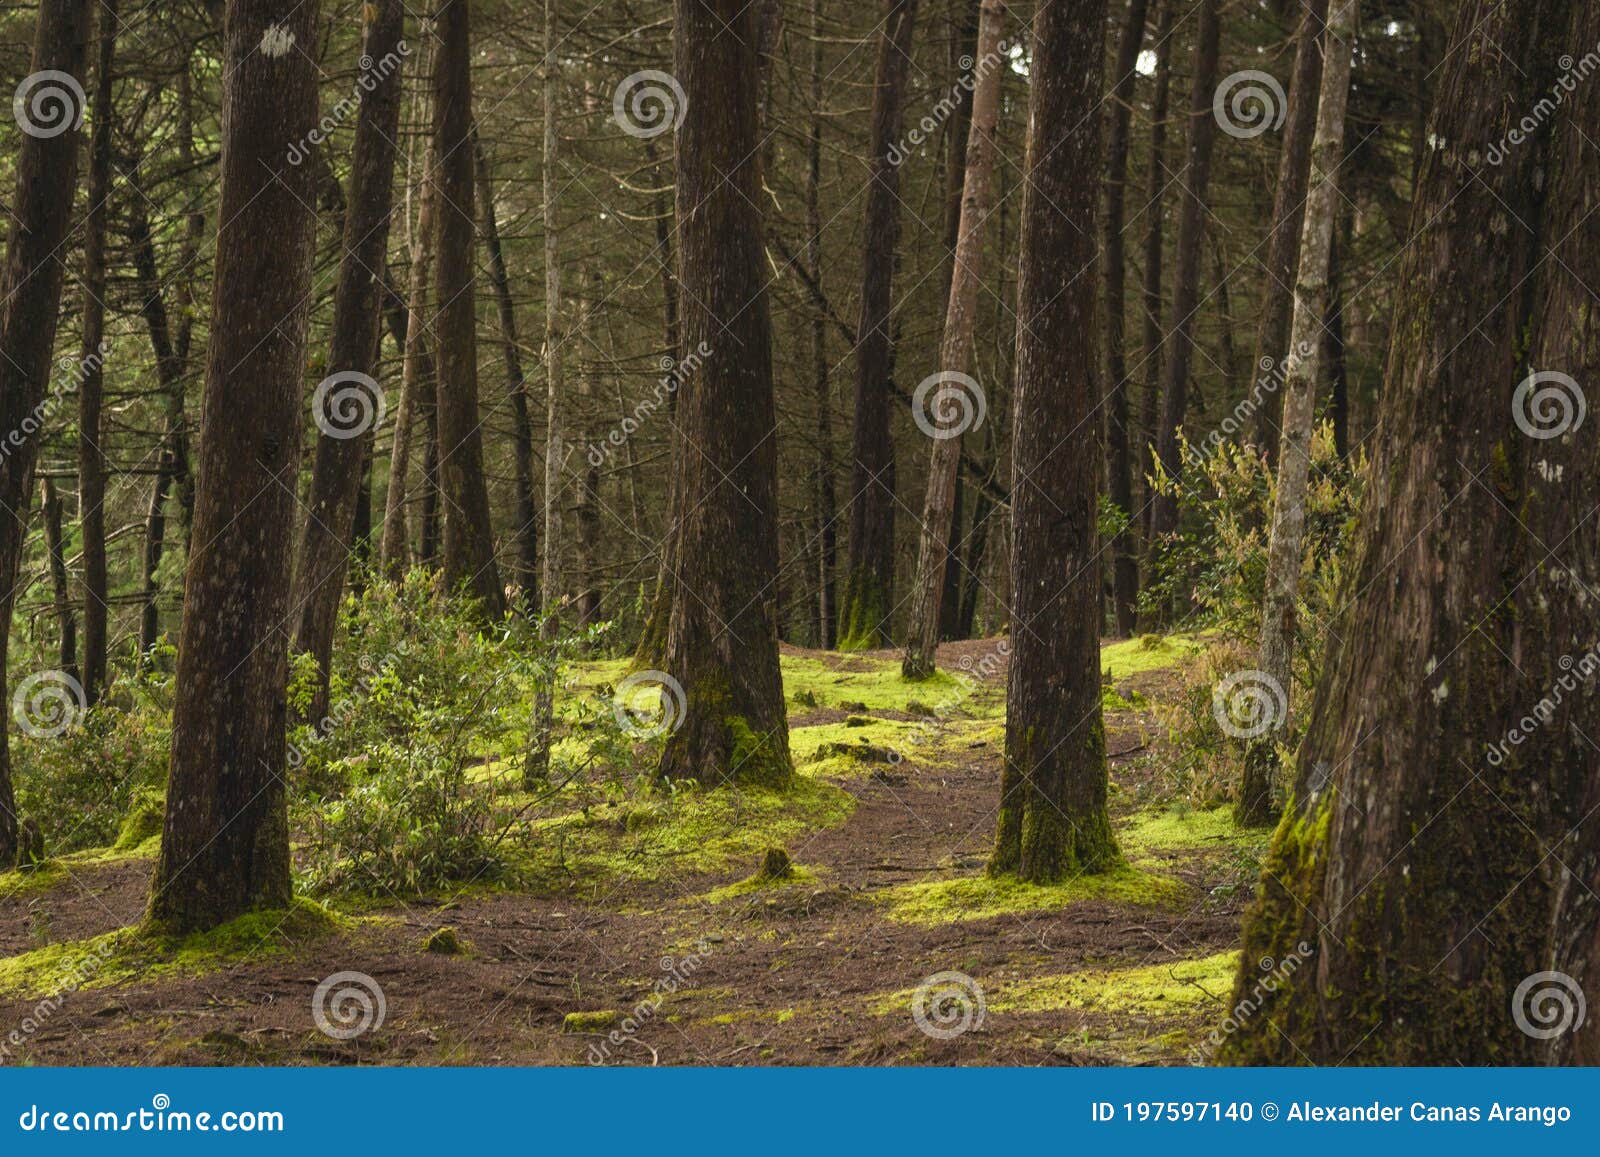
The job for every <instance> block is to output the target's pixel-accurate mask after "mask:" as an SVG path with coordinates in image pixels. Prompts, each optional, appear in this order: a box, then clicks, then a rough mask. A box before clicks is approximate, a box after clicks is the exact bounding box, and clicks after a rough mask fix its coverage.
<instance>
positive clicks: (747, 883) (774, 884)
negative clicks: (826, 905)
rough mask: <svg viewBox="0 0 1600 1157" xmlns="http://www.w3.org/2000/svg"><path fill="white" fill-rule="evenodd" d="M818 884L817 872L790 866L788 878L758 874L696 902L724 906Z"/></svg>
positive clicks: (725, 885) (719, 889) (707, 894)
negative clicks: (800, 886)
mask: <svg viewBox="0 0 1600 1157" xmlns="http://www.w3.org/2000/svg"><path fill="white" fill-rule="evenodd" d="M816 882H817V873H816V872H814V871H812V870H811V869H810V868H805V867H802V866H801V865H799V864H790V865H789V874H788V875H787V876H778V877H773V876H768V875H765V874H763V873H761V872H756V873H755V874H753V875H750V876H746V877H745V878H744V879H742V880H737V881H735V882H734V883H732V884H724V885H723V886H722V887H720V888H713V889H711V891H709V892H707V893H706V894H705V895H704V896H700V897H697V899H696V902H697V903H699V902H704V903H706V904H722V903H725V902H726V901H728V900H737V899H740V898H742V897H744V896H752V895H755V894H756V893H757V892H776V891H779V890H781V889H783V888H792V887H794V886H795V885H797V884H814V883H816Z"/></svg>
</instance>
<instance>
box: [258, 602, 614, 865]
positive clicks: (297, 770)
mask: <svg viewBox="0 0 1600 1157" xmlns="http://www.w3.org/2000/svg"><path fill="white" fill-rule="evenodd" d="M539 627H540V624H538V623H533V622H528V621H525V620H519V619H510V620H507V621H506V622H505V623H502V624H498V625H494V626H488V625H485V624H484V623H483V621H482V619H481V617H480V616H479V615H478V614H477V612H476V610H475V608H474V607H473V606H472V605H471V604H470V603H468V602H466V601H465V600H460V599H455V598H447V597H444V596H441V595H440V594H439V593H438V592H437V590H436V588H435V585H434V579H433V576H431V575H429V574H427V573H426V572H423V571H414V572H412V573H411V574H409V575H407V576H406V577H405V579H403V580H402V581H401V582H399V583H386V582H375V583H373V584H372V585H371V586H369V587H368V588H367V589H366V590H365V591H364V592H363V594H362V595H361V596H360V597H359V598H357V597H351V598H347V599H346V600H345V603H344V606H343V608H342V614H341V629H340V632H339V635H338V638H337V640H336V646H335V653H334V663H333V678H332V680H331V688H330V695H329V702H330V704H331V706H330V707H329V710H328V714H327V716H326V717H325V718H323V719H319V720H315V721H313V722H310V723H306V724H303V725H301V726H299V727H297V728H295V729H294V730H293V731H292V733H291V735H290V751H289V763H290V767H291V774H292V777H293V778H292V782H293V784H294V787H295V791H294V793H293V795H294V798H295V800H296V809H295V811H296V821H297V827H298V828H299V829H300V830H301V831H302V832H303V833H304V840H303V845H302V852H303V856H302V871H303V872H304V874H305V876H306V879H307V883H308V884H309V885H310V886H311V887H312V888H314V889H318V890H322V891H328V890H356V891H363V892H387V891H394V892H401V893H407V892H409V893H415V892H418V891H422V890H425V889H428V888H433V887H437V886H439V885H441V884H444V883H447V882H450V881H469V880H475V879H492V878H495V877H496V876H499V875H502V874H503V873H504V871H505V869H506V866H507V860H506V851H507V850H508V847H509V846H510V840H511V837H512V836H513V835H514V834H515V833H516V832H517V831H519V830H522V827H523V825H522V822H521V821H522V820H523V819H524V818H525V815H526V813H527V812H528V810H529V808H530V806H531V804H532V802H533V800H532V798H531V797H530V795H529V793H527V792H525V791H523V790H522V789H523V783H522V768H523V760H524V757H525V755H526V752H527V750H528V744H529V729H530V724H531V721H532V719H533V707H534V702H535V699H536V697H537V694H538V691H539V689H540V688H541V687H553V686H554V684H555V683H556V682H557V681H558V680H559V678H560V673H561V671H562V669H563V665H564V664H565V662H566V661H567V660H568V658H569V657H570V655H571V654H572V652H573V651H574V650H575V649H577V648H580V647H581V648H592V647H594V646H595V644H596V642H597V641H598V640H599V639H600V638H601V636H602V635H603V633H604V631H603V628H595V629H592V630H589V631H586V632H583V633H581V634H574V635H567V636H563V637H562V638H560V639H557V640H546V639H544V638H542V637H541V633H540V630H539ZM314 675H315V668H314V667H312V666H311V665H310V662H309V660H308V659H305V658H302V659H300V660H298V661H297V662H296V664H295V668H294V671H293V673H292V677H291V684H290V689H289V703H290V708H291V710H292V711H295V712H298V713H303V712H304V711H305V710H306V709H307V707H308V706H309V704H310V701H311V691H312V687H313V683H312V679H313V677H314ZM609 714H610V713H609V711H605V712H602V711H600V710H599V708H598V707H597V706H592V705H591V706H588V707H585V706H583V705H582V703H581V702H580V703H579V704H569V705H565V711H564V713H563V715H562V717H561V719H560V720H559V724H560V731H559V734H560V735H565V736H567V737H569V740H568V741H566V742H561V743H558V744H557V746H556V748H555V750H554V753H553V756H552V759H551V770H550V777H551V780H552V782H553V783H555V784H559V783H561V782H562V781H564V780H565V779H568V778H571V777H572V776H574V775H576V774H577V773H578V772H579V771H581V770H586V769H588V768H589V767H591V766H593V765H594V764H595V763H596V762H597V760H601V759H604V760H605V761H606V762H609V761H610V760H612V759H614V758H616V757H617V753H618V752H620V751H621V750H622V747H621V745H620V744H619V743H617V742H616V741H615V739H614V737H613V735H612V733H613V732H614V730H615V729H614V727H611V728H608V727H606V726H605V725H604V723H605V719H606V718H608V717H609ZM580 733H581V734H582V741H581V742H573V741H571V740H570V737H571V736H574V735H578V734H580ZM551 790H552V791H553V790H555V789H554V788H552V789H551Z"/></svg>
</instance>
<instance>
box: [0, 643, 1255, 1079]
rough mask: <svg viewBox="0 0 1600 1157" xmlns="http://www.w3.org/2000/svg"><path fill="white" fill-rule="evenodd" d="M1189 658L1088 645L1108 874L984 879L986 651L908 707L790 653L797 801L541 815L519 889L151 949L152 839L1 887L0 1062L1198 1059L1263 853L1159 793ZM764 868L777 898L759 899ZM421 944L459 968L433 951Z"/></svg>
mask: <svg viewBox="0 0 1600 1157" xmlns="http://www.w3.org/2000/svg"><path fill="white" fill-rule="evenodd" d="M1198 651H1199V648H1198V646H1195V645H1193V644H1190V643H1187V642H1185V641H1183V640H1181V639H1174V640H1161V641H1157V640H1144V641H1140V640H1130V641H1127V642H1122V643H1114V644H1108V645H1107V646H1106V648H1105V649H1104V651H1103V654H1102V668H1104V669H1109V672H1110V678H1109V681H1108V683H1107V687H1106V706H1107V712H1106V731H1107V748H1108V751H1109V753H1110V755H1111V776H1112V796H1111V801H1112V811H1113V816H1114V820H1115V824H1116V828H1117V833H1118V837H1119V840H1120V843H1121V847H1122V851H1123V855H1124V858H1125V860H1126V865H1125V867H1123V868H1122V869H1120V870H1118V871H1117V872H1114V873H1112V874H1110V875H1108V876H1101V877H1093V878H1089V877H1084V878H1080V879H1078V880H1074V881H1070V882H1068V883H1065V884H1062V885H1059V886H1054V887H1049V888H1040V887H1031V886H1024V885H1020V884H1018V883H1015V882H999V881H994V880H990V879H989V878H987V877H986V876H985V874H984V862H985V859H986V856H987V853H988V850H989V845H990V841H991V838H992V834H993V828H994V818H995V809H996V804H997V801H998V783H999V777H1000V760H1001V749H1002V746H1003V739H1004V731H1003V711H1004V706H1003V691H1004V686H1005V645H1004V643H1003V642H1000V641H997V640H976V641H972V642H965V643H959V644H950V645H946V646H944V647H941V648H940V651H939V663H940V667H941V675H940V676H939V677H937V678H936V679H935V680H934V681H932V682H930V683H919V684H908V683H905V682H903V681H901V680H900V678H899V674H898V655H897V654H891V653H889V652H872V653H866V654H858V655H838V654H831V653H823V652H811V651H803V650H798V649H793V648H787V647H786V648H785V649H784V665H785V686H786V691H787V693H788V694H789V696H790V702H791V729H792V730H791V742H792V747H793V751H794V754H795V762H796V766H797V769H798V770H799V772H800V773H801V775H800V781H799V786H798V787H797V788H796V789H795V790H794V791H793V792H791V793H788V795H787V796H785V797H774V796H772V795H770V794H766V795H763V794H761V793H748V792H735V791H732V790H731V789H726V788H725V789H722V790H721V791H720V792H718V793H712V796H706V797H701V798H699V799H698V800H687V801H685V802H683V803H681V804H679V803H675V802H673V801H668V802H667V803H666V804H665V805H651V806H648V807H645V806H641V805H639V804H638V803H637V802H633V803H629V802H620V803H609V804H607V803H601V804H597V805H594V806H592V807H591V806H585V807H584V808H582V809H581V811H575V812H573V813H572V814H571V815H567V816H560V817H555V818H553V819H551V820H549V821H547V822H546V826H545V827H544V828H543V829H542V832H543V838H542V839H541V840H540V851H539V853H538V855H537V856H536V857H535V859H534V860H533V861H530V873H529V875H528V876H527V877H526V878H524V879H522V880H520V881H517V882H514V883H513V882H502V883H498V884H496V885H493V886H489V885H483V884H475V885H473V886H469V887H466V888H463V889H460V890H456V891H451V892H443V893H439V894H436V895H430V896H428V897H425V898H420V899H419V898H409V899H405V900H402V899H399V898H396V897H389V898H387V899H384V900H375V899H373V898H370V897H368V898H366V899H364V900H363V901H361V902H360V903H356V902H353V901H347V902H341V900H340V899H339V898H338V897H333V898H327V899H326V900H325V906H324V905H323V904H312V903H308V902H301V903H300V904H299V905H298V906H297V907H296V908H295V909H293V910H292V911H291V912H290V913H287V914H285V913H271V914H266V915H264V916H261V917H250V918H246V919H245V920H243V921H239V922H235V924H234V925H229V926H227V927H226V928H225V929H224V930H221V931H220V932H219V933H213V934H209V935H207V936H201V937H191V938H189V939H187V940H184V941H179V942H172V941H160V942H153V941H151V940H149V939H147V938H145V937H144V936H143V935H142V934H141V933H140V932H139V931H138V924H139V922H140V919H141V917H142V914H143V911H144V905H145V892H146V888H147V885H148V881H149V876H150V871H151V867H152V865H153V854H154V846H155V841H154V840H146V841H145V842H144V843H143V844H141V845H140V846H139V847H138V848H136V849H134V850H133V851H131V852H116V851H113V850H111V849H102V850H99V851H96V852H93V853H78V854H76V855H73V856H69V857H64V858H63V859H61V860H59V861H52V862H50V863H49V864H48V865H47V866H46V867H45V868H44V869H42V870H36V871H35V872H32V873H20V872H11V873H5V874H0V1063H19V1062H20V1063H31V1064H108V1065H134V1064H209V1065H215V1064H224V1065H226V1064H350V1063H366V1064H410V1065H437V1064H585V1063H607V1064H644V1065H649V1064H656V1063H659V1064H719V1065H721V1064H856V1065H860V1064H941V1065H951V1064H954V1065H974V1064H1015V1065H1032V1064H1130V1063H1132V1064H1143V1063H1154V1064H1173V1063H1186V1062H1190V1061H1192V1059H1193V1058H1194V1057H1195V1056H1196V1055H1197V1053H1196V1051H1195V1050H1197V1049H1199V1050H1203V1049H1204V1047H1205V1042H1206V1040H1207V1038H1208V1036H1209V1034H1210V1033H1211V1031H1212V1030H1213V1028H1214V1026H1216V1025H1217V1024H1219V1023H1220V1022H1221V1020H1222V1019H1223V1017H1224V1016H1225V1015H1226V1003H1227V1001H1228V998H1229V993H1230V990H1231V986H1232V980H1233V973H1234V970H1235V968H1236V961H1237V939H1238V926H1239V917H1240V913H1241V910H1242V908H1243V906H1244V904H1245V903H1246V902H1247V900H1248V898H1249V895H1250V892H1251V889H1252V886H1253V881H1254V879H1255V878H1256V874H1257V870H1258V867H1257V865H1258V859H1259V856H1260V855H1261V853H1262V851H1263V842H1264V837H1263V836H1262V835H1260V834H1247V833H1240V832H1238V831H1236V830H1235V829H1234V828H1233V827H1232V825H1231V822H1230V821H1229V819H1228V817H1227V814H1226V812H1225V811H1223V810H1221V809H1218V810H1202V809H1193V808H1186V807H1184V806H1182V805H1181V804H1179V803H1177V802H1175V801H1174V800H1173V799H1172V798H1171V793H1170V792H1169V791H1168V790H1167V789H1166V788H1165V787H1164V786H1163V785H1164V782H1165V780H1166V778H1167V776H1168V773H1167V772H1165V771H1164V770H1163V769H1164V768H1168V767H1170V766H1171V765H1172V755H1173V753H1172V752H1171V750H1170V748H1169V746H1168V745H1169V743H1170V741H1169V739H1168V738H1167V731H1166V728H1165V727H1164V726H1163V723H1162V718H1163V716H1162V714H1161V711H1160V708H1161V707H1162V705H1173V704H1176V703H1177V702H1178V700H1179V699H1180V697H1181V696H1182V694H1183V692H1184V688H1185V686H1186V685H1187V684H1188V683H1189V682H1191V681H1193V679H1195V678H1197V676H1196V674H1195V667H1196V664H1197V663H1198V660H1197V658H1196V654H1197V652H1198ZM593 666H594V667H595V669H594V670H593V671H591V672H589V677H593V678H614V677H617V675H619V674H620V672H621V671H622V670H624V668H623V666H622V665H620V664H611V665H593ZM840 744H842V745H844V746H842V747H839V746H834V745H840ZM886 756H887V757H889V758H888V759H885V757H886ZM712 797H714V802H712ZM768 847H774V848H775V847H782V848H783V849H784V850H785V851H786V852H787V854H788V856H789V857H790V859H791V860H792V865H793V867H792V869H791V871H790V872H789V873H788V874H787V875H786V876H783V877H781V878H778V879H766V878H763V877H762V876H761V875H760V873H759V871H758V869H759V868H760V865H761V863H762V860H763V854H764V852H765V849H766V848H768ZM443 928H448V929H450V930H452V931H453V933H454V937H453V939H454V940H455V941H456V944H455V945H454V947H456V948H457V949H458V950H457V951H454V952H450V951H438V950H437V949H438V948H440V947H450V946H449V945H441V944H439V943H438V942H437V941H438V939H439V938H437V937H434V934H435V933H436V932H437V931H438V930H439V929H443ZM430 938H433V939H434V940H435V944H434V949H436V950H429V949H428V948H427V947H426V946H425V945H426V943H427V942H428V941H429V940H430ZM444 939H446V940H449V939H452V938H451V937H448V936H447V937H445V938H444ZM1269 967H1270V966H1269ZM346 971H348V972H358V973H362V974H365V977H364V978H363V979H362V980H361V981H359V983H362V984H370V986H371V989H370V990H369V991H368V995H367V999H368V1001H369V1002H373V1003H374V1007H373V1012H372V1015H371V1016H370V1017H369V1018H368V1019H370V1020H371V1021H372V1022H373V1023H372V1024H371V1025H370V1026H369V1028H368V1030H367V1031H365V1032H362V1033H361V1034H360V1035H357V1036H354V1037H352V1038H351V1039H336V1038H335V1037H334V1036H330V1035H328V1034H327V1033H325V1032H323V1031H320V1030H319V1028H318V1026H317V1022H316V1019H315V1018H314V1015H313V1004H314V999H315V997H314V994H315V993H316V991H317V989H318V986H319V984H320V983H321V982H322V981H324V980H325V979H326V978H328V977H330V975H331V974H334V973H338V972H346ZM940 974H959V975H957V976H950V975H945V976H941V975H940ZM366 978H370V980H367V979H366ZM930 978H932V983H931V985H930V984H928V982H929V981H930ZM919 987H920V988H921V989H922V991H921V993H920V994H919V991H918V990H919ZM377 990H381V993H382V1015H381V1017H380V1016H378V1015H377V1009H376V1007H375V1002H376V996H375V992H376V991H377ZM334 1011H335V1017H336V1018H337V1015H338V1014H339V1013H341V1012H342V1013H344V1014H350V1013H352V1012H359V1011H360V1008H359V1002H357V1003H356V1004H346V1005H345V1006H344V1007H343V1008H342V1009H336V1010H334ZM378 1021H381V1023H377V1022H378ZM342 1023H345V1022H343V1021H339V1020H337V1019H335V1025H336V1027H337V1025H338V1024H342ZM925 1028H926V1029H927V1030H931V1031H925ZM13 1030H16V1032H13ZM956 1030H963V1031H956ZM8 1034H11V1035H10V1036H8ZM1199 1055H1203V1054H1199Z"/></svg>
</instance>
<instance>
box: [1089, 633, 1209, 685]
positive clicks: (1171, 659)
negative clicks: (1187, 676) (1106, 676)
mask: <svg viewBox="0 0 1600 1157" xmlns="http://www.w3.org/2000/svg"><path fill="white" fill-rule="evenodd" d="M1204 649H1205V648H1204V646H1203V645H1202V644H1201V643H1199V642H1197V641H1195V640H1194V639H1193V638H1189V637H1187V636H1184V635H1167V636H1160V635H1144V636H1142V637H1140V638H1137V639H1124V640H1123V641H1122V642H1120V643H1111V644H1108V645H1107V646H1104V647H1101V648H1100V670H1101V671H1102V672H1106V671H1109V672H1110V673H1111V678H1112V680H1113V681H1115V680H1117V679H1125V678H1127V677H1128V676H1129V675H1141V674H1143V673H1144V672H1146V671H1160V670H1163V669H1165V668H1168V667H1178V666H1181V665H1182V664H1183V663H1185V662H1186V661H1188V660H1189V659H1191V658H1193V657H1194V656H1196V655H1198V654H1200V652H1201V651H1203V650H1204Z"/></svg>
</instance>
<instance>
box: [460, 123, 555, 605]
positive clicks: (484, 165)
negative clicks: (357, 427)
mask: <svg viewBox="0 0 1600 1157" xmlns="http://www.w3.org/2000/svg"><path fill="white" fill-rule="evenodd" d="M472 148H473V152H474V154H475V155H476V158H477V169H478V187H479V188H480V189H481V190H482V198H481V200H482V205H481V207H480V208H479V211H478V212H479V217H480V219H481V220H482V223H483V243H484V246H485V247H486V248H487V249H488V251H489V278H490V281H491V282H492V284H493V286H494V298H495V303H496V305H497V306H498V313H499V319H500V343H501V346H502V348H503V349H504V351H505V357H506V390H507V391H508V393H509V395H510V397H511V459H512V469H513V470H514V471H515V473H514V476H513V483H514V485H515V487H516V498H517V524H516V527H515V528H514V534H515V537H516V543H517V560H516V570H515V572H514V574H515V581H516V584H517V589H518V590H519V592H520V598H519V601H520V602H521V604H522V606H523V607H524V608H525V609H527V610H532V609H533V608H535V607H537V606H538V605H539V524H538V513H537V510H536V508H535V506H534V500H533V424H532V423H531V422H530V421H529V417H528V382H527V379H526V378H525V377H524V376H523V373H522V347H521V346H520V345H519V344H518V342H517V311H516V309H515V308H514V307H513V305H512V302H511V276H510V274H508V273H507V272H506V258H505V252H504V250H503V248H502V247H501V244H500V223H499V221H498V220H496V217H495V211H494V196H493V194H492V193H491V191H490V185H489V158H488V156H487V155H486V154H485V153H484V151H483V143H482V142H481V141H479V140H478V131H477V129H476V128H474V129H473V131H472Z"/></svg>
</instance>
